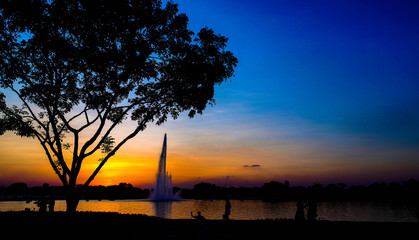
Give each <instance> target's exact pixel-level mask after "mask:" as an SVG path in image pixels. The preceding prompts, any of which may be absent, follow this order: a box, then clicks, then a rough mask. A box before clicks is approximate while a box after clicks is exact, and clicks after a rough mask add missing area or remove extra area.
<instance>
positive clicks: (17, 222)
mask: <svg viewBox="0 0 419 240" xmlns="http://www.w3.org/2000/svg"><path fill="white" fill-rule="evenodd" d="M0 219H1V220H3V221H2V222H3V223H4V224H3V226H4V228H3V229H6V230H8V229H16V226H22V225H23V226H24V229H25V231H21V232H19V236H27V237H34V236H35V235H38V234H39V236H42V237H43V238H45V237H47V238H49V237H51V239H52V238H54V236H55V235H45V233H46V232H48V229H50V230H54V231H55V232H57V233H58V232H59V230H60V229H67V231H66V232H65V235H69V236H72V237H78V236H79V235H80V234H81V235H83V236H84V237H85V236H86V235H88V236H91V237H95V238H97V237H105V238H109V237H110V236H115V237H116V236H117V237H118V238H119V239H124V237H125V238H133V237H136V236H139V235H141V236H152V237H153V238H154V239H250V238H253V237H254V238H256V239H263V238H264V237H266V238H269V239H270V238H274V239H275V238H280V237H281V236H290V237H298V238H299V237H321V238H323V239H324V238H326V239H336V238H339V237H345V238H346V237H354V238H355V237H357V238H359V237H360V236H367V235H371V236H374V238H375V239H376V237H377V236H382V237H387V238H388V237H389V236H397V237H398V238H399V239H400V237H401V236H406V237H408V236H414V235H411V234H416V233H417V229H418V227H419V223H417V222H349V221H325V220H320V221H315V222H303V223H299V222H296V221H294V220H293V219H276V220H269V219H265V220H228V221H224V220H205V221H204V222H203V223H199V222H198V221H196V220H194V219H163V218H158V217H154V216H147V215H141V214H120V213H116V212H76V213H75V214H71V215H68V214H66V213H65V212H54V213H52V214H51V213H44V214H41V213H39V212H25V211H17V212H0ZM68 229H72V230H71V231H69V230H68ZM6 232H7V231H6ZM337 234H338V235H337Z"/></svg>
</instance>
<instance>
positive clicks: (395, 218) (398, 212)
mask: <svg viewBox="0 0 419 240" xmlns="http://www.w3.org/2000/svg"><path fill="white" fill-rule="evenodd" d="M25 208H29V209H31V210H35V209H36V210H38V207H36V205H35V204H34V203H33V202H31V203H25V202H0V211H24V210H25ZM65 209H66V204H65V201H63V200H57V201H56V203H55V210H56V211H65ZM77 210H78V211H94V212H119V213H129V214H145V215H149V216H157V217H161V218H169V219H191V215H190V213H191V211H193V212H194V213H196V212H197V211H201V213H202V215H203V216H204V217H205V218H207V219H220V220H221V219H222V216H223V214H224V211H225V201H224V200H214V201H199V200H197V201H195V200H190V201H189V200H186V201H185V200H183V201H176V202H152V201H148V200H117V201H106V200H103V201H97V200H91V201H89V202H86V201H83V200H82V201H80V203H79V206H78V207H77ZM295 211H296V203H295V202H275V203H272V202H263V201H260V200H246V201H239V200H231V215H230V219H235V220H246V219H266V218H270V219H275V218H290V219H293V218H294V215H295ZM416 211H417V210H416V206H415V205H408V204H389V203H376V202H319V203H318V208H317V214H318V219H322V220H331V221H383V222H416V221H417V219H416Z"/></svg>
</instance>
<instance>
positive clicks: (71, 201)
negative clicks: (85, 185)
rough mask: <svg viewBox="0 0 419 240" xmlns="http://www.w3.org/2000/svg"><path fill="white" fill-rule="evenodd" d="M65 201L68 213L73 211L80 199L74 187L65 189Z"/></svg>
mask: <svg viewBox="0 0 419 240" xmlns="http://www.w3.org/2000/svg"><path fill="white" fill-rule="evenodd" d="M65 201H66V203H67V210H66V212H67V213H69V214H72V213H75V212H76V209H77V205H78V204H79V201H80V196H79V195H78V194H77V192H76V189H69V190H68V191H67V196H66V199H65Z"/></svg>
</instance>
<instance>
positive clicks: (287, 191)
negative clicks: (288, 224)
mask: <svg viewBox="0 0 419 240" xmlns="http://www.w3.org/2000/svg"><path fill="white" fill-rule="evenodd" d="M64 191H65V189H64V187H62V186H57V187H54V186H48V185H47V184H44V185H43V186H40V187H31V188H29V187H28V186H27V185H26V184H25V183H14V184H12V185H10V186H9V187H0V200H25V199H30V198H36V197H38V196H47V195H54V196H55V198H56V199H63V198H64V197H63V196H64ZM151 191H152V190H150V189H141V188H136V187H133V186H132V185H131V184H129V183H120V184H119V185H113V186H107V187H105V186H89V187H81V186H80V187H79V188H78V192H79V194H80V198H81V199H145V198H147V197H148V196H149V195H150V192H151ZM177 191H181V196H182V198H184V199H225V198H229V199H243V200H245V199H262V200H265V201H298V200H309V199H315V200H317V201H385V202H397V201H399V202H400V201H401V202H418V203H419V181H418V180H415V179H410V180H408V181H405V182H404V183H398V182H391V183H389V184H387V183H384V182H381V183H378V182H376V183H373V184H371V185H369V186H362V185H358V186H350V187H348V186H346V185H345V184H344V183H339V184H328V185H325V186H324V185H321V184H314V185H312V186H309V187H302V186H291V185H290V183H289V182H288V181H285V182H283V183H282V182H278V181H271V182H268V183H265V184H263V186H262V187H253V188H248V187H240V188H234V187H220V186H217V185H215V184H211V183H205V182H202V183H198V184H196V185H195V186H194V187H193V188H192V189H180V188H174V192H177Z"/></svg>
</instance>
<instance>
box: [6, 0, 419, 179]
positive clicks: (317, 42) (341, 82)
mask: <svg viewBox="0 0 419 240" xmlns="http://www.w3.org/2000/svg"><path fill="white" fill-rule="evenodd" d="M176 2H177V3H178V4H179V10H180V12H182V13H186V15H187V16H188V17H189V28H190V29H191V30H193V31H194V32H198V31H199V30H200V29H201V28H203V27H206V26H208V27H209V28H212V29H213V30H214V31H215V32H216V33H219V34H221V35H224V36H226V37H228V38H229V41H228V43H227V50H229V51H231V52H233V53H234V55H235V56H236V57H237V58H238V60H239V63H238V66H237V68H236V71H235V76H234V77H232V78H230V79H229V80H227V81H226V82H225V83H223V84H221V85H220V86H217V87H216V93H215V100H216V105H214V106H213V107H210V106H209V107H208V108H207V109H206V111H205V112H204V114H203V115H202V116H201V115H197V116H196V117H195V118H193V119H189V118H188V117H187V115H186V114H183V115H181V116H180V117H179V118H178V119H176V120H169V121H168V122H166V123H165V124H163V125H161V126H155V125H150V126H148V127H147V128H146V129H145V131H143V132H141V133H140V134H138V135H137V136H136V137H135V138H134V139H133V140H131V141H130V142H128V143H127V144H125V145H124V146H123V147H122V148H121V149H120V150H119V151H118V152H117V154H116V155H115V156H114V157H113V158H111V159H110V160H109V161H108V162H107V163H106V165H105V166H104V168H103V169H102V170H101V172H100V173H99V174H98V176H97V177H96V179H95V180H94V181H93V182H92V184H93V185H112V184H118V183H120V182H129V183H132V184H133V185H134V186H138V187H150V186H152V185H153V181H154V179H155V174H156V171H157V164H158V160H159V159H158V158H159V155H160V152H161V147H162V143H163V137H164V133H167V137H168V153H167V154H168V156H167V169H168V171H169V172H171V174H172V177H173V183H174V185H176V186H181V187H191V186H193V184H196V183H199V182H202V181H205V182H211V183H216V184H218V185H220V186H227V187H229V186H261V185H262V184H263V183H264V182H268V181H272V180H275V181H281V182H283V181H285V180H288V181H289V182H290V183H291V185H311V184H314V183H321V184H328V183H340V182H344V183H346V184H348V185H352V184H371V183H373V182H375V181H387V182H389V181H405V180H408V179H409V178H416V179H419V110H418V109H419V108H418V106H419V67H417V64H418V63H419V44H418V42H419V18H418V17H417V13H418V12H419V2H417V1H413V0H412V1H357V0H351V1H349V0H348V1H344V0H342V1H337V0H330V1H325V0H319V1H309V0H306V1H299V0H283V1H280V0H278V1H274V0H272V1H268V0H258V1H250V0H200V1H195V0H179V1H176ZM132 126H133V125H132V124H131V123H127V124H125V125H124V126H122V127H121V128H120V130H119V131H118V133H117V136H115V137H116V138H117V139H118V135H120V137H122V136H123V135H124V133H125V134H126V133H127V132H128V129H129V128H130V127H132ZM97 163H98V162H97V160H94V159H91V160H88V161H86V163H84V165H83V169H82V171H81V173H80V180H79V182H80V183H82V182H83V179H87V177H88V175H89V174H90V173H91V172H92V171H93V170H94V167H95V166H96V165H97ZM17 181H21V182H26V183H28V184H29V185H36V184H42V183H44V182H48V183H50V184H52V185H60V183H59V181H58V177H57V176H55V175H54V173H53V171H52V169H51V167H50V166H49V163H48V161H47V159H46V157H45V154H44V153H43V151H42V147H41V146H40V145H39V144H38V143H37V142H36V141H35V140H32V139H23V138H20V137H17V136H14V135H13V134H11V133H7V134H5V135H3V136H0V185H8V184H10V183H12V182H17Z"/></svg>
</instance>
